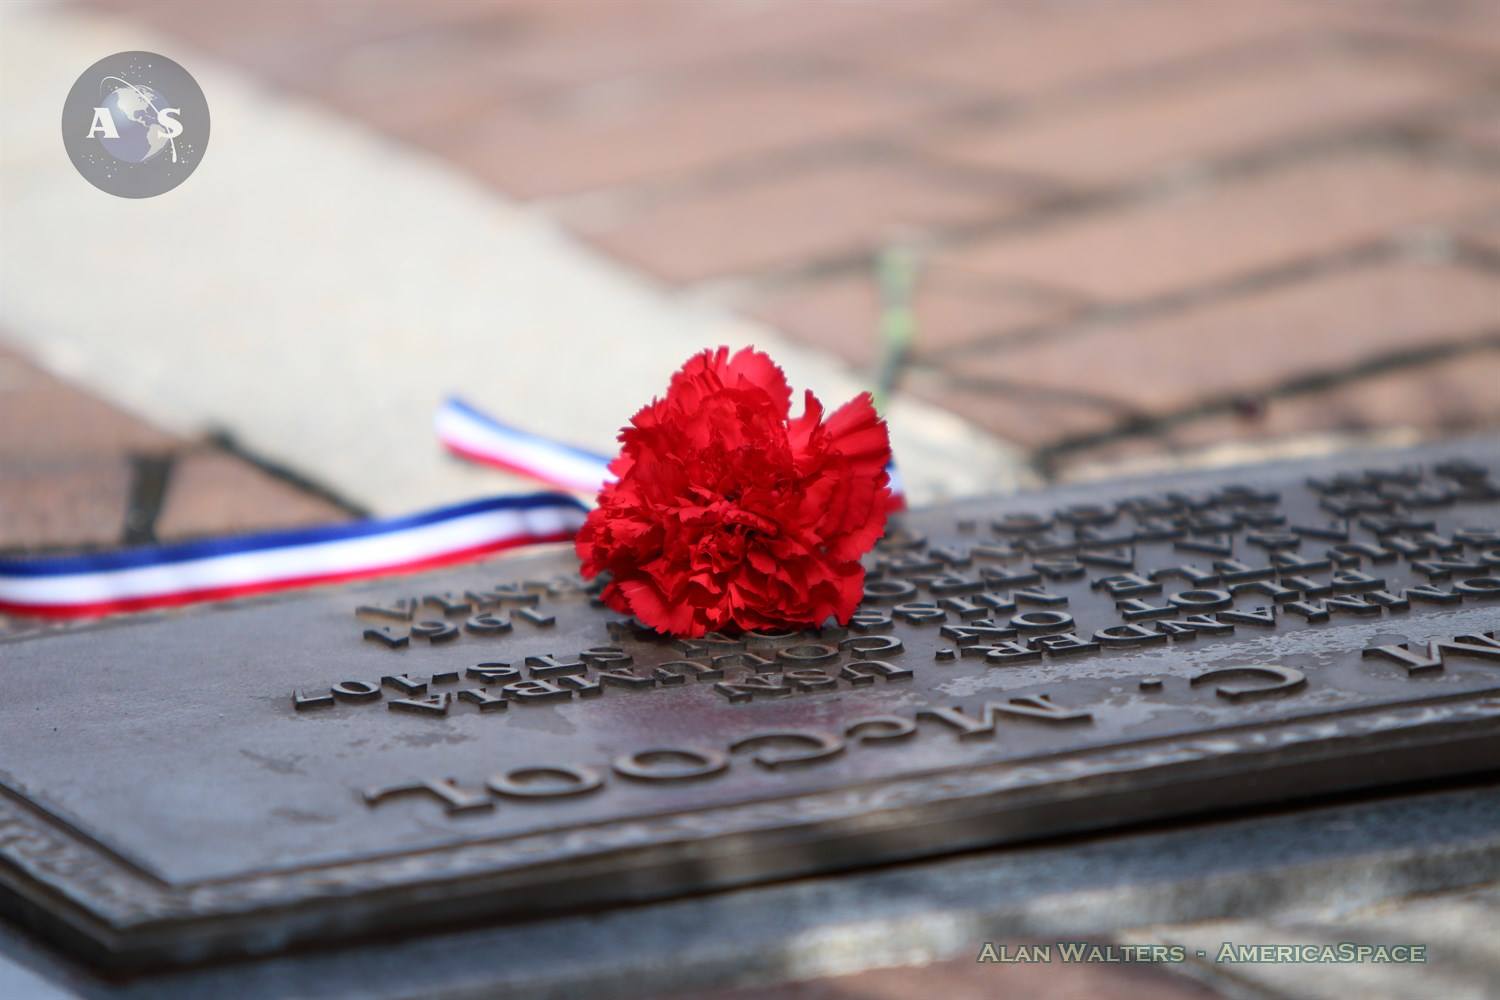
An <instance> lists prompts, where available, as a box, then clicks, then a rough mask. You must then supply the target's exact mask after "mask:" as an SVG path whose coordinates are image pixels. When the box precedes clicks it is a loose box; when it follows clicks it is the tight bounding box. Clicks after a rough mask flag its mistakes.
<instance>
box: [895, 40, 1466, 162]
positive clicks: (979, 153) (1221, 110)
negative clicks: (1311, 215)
mask: <svg viewBox="0 0 1500 1000" xmlns="http://www.w3.org/2000/svg"><path fill="white" fill-rule="evenodd" d="M1470 76H1471V74H1454V73H1449V72H1445V71H1444V69H1443V68H1442V67H1440V66H1437V65H1435V64H1433V63H1432V62H1431V61H1430V60H1418V59H1413V58H1410V57H1397V56H1395V55H1393V54H1391V53H1374V52H1365V51H1359V50H1348V49H1341V48H1338V47H1334V46H1331V45H1326V44H1325V45H1317V46H1299V47H1297V48H1296V49H1293V50H1292V51H1290V52H1289V53H1288V54H1286V55H1285V56H1282V57H1280V58H1275V59H1270V58H1268V59H1266V60H1261V61H1255V62H1250V63H1235V64H1231V65H1230V66H1228V67H1226V68H1225V69H1223V70H1221V71H1217V72H1212V73H1204V74H1195V75H1193V76H1191V77H1187V78H1181V79H1167V80H1164V81H1162V82H1161V83H1160V84H1158V85H1155V86H1150V87H1141V88H1134V89H1127V90H1122V91H1120V92H1118V93H1105V94H1099V95H1098V96H1096V97H1095V98H1093V99H1092V100H1088V101H1081V102H1077V103H1075V104H1072V105H1067V106H1063V107H1052V106H1048V105H1041V106H1038V107H1037V108H1035V109H1034V110H1033V111H1032V112H1031V113H1030V114H1025V115H1022V116H1019V117H1013V118H1007V119H1003V120H1001V121H999V122H997V123H994V124H992V125H988V126H985V125H974V124H966V125H964V126H962V127H955V128H954V129H952V130H951V131H949V132H947V133H946V134H942V135H939V136H936V137H932V138H930V139H928V140H926V141H925V142H924V143H923V146H922V148H923V149H924V150H926V151H927V152H929V153H931V154H933V155H936V156H938V157H940V158H942V159H945V160H949V161H952V162H956V163H960V164H963V165H966V166H972V167H981V168H983V167H994V168H1004V169H1010V170H1020V171H1028V172H1034V173H1038V174H1043V175H1046V176H1048V177H1054V178H1060V179H1063V180H1066V181H1069V182H1071V183H1074V184H1079V185H1108V184H1118V183H1123V182H1127V181H1131V180H1134V179H1137V178H1141V177H1144V176H1148V175H1150V174H1153V173H1160V172H1165V171H1169V170H1174V169H1182V168H1185V167H1188V166H1191V165H1193V164H1196V163H1201V162H1204V161H1210V160H1213V159H1218V158H1223V157H1228V156H1233V155H1236V154H1245V153H1250V152H1255V151H1259V150H1261V149H1263V148H1264V147H1266V146H1268V145H1274V144H1282V143H1288V142H1292V141H1297V140H1306V139H1310V138H1315V137H1318V136H1319V135H1323V134H1327V133H1329V132H1338V131H1341V130H1348V129H1351V128H1354V127H1359V126H1369V125H1374V124H1378V123H1380V122H1381V121H1385V120H1392V119H1397V118H1400V117H1403V116H1411V115H1413V114H1415V113H1418V112H1420V111H1423V110H1424V109H1427V108H1429V107H1432V106H1434V105H1435V104H1436V103H1438V102H1440V101H1442V100H1444V99H1446V98H1451V97H1452V96H1453V95H1454V94H1455V93H1457V92H1458V91H1459V90H1460V89H1462V88H1463V87H1464V86H1466V85H1467V86H1473V84H1474V82H1475V81H1473V80H1471V79H1470V78H1469V77H1470Z"/></svg>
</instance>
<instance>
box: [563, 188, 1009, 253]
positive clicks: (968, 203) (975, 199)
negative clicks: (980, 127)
mask: <svg viewBox="0 0 1500 1000" xmlns="http://www.w3.org/2000/svg"><path fill="white" fill-rule="evenodd" d="M1025 203H1026V199H1025V198H1024V197H1023V196H1022V195H1021V194H1020V193H1019V192H1017V191H1016V190H1014V189H1010V188H1006V187H1002V186H999V185H957V184H954V183H952V182H951V181H950V180H948V179H946V178H943V177H942V176H941V175H939V174H936V173H928V172H924V171H923V170H922V169H921V168H920V167H914V166H911V165H909V164H903V163H900V162H890V161H885V162H882V161H870V160H865V161H855V162H843V163H819V164H812V165H809V166H806V167H804V168H801V169H797V170H793V171H789V172H783V173H777V174H774V175H772V176H769V177H764V178H760V179H755V180H749V181H745V182H743V183H739V184H734V185H730V186H728V187H725V188H722V189H721V188H719V187H717V186H714V187H710V188H709V189H706V190H699V191H689V192H684V193H681V194H679V195H677V196H668V197H666V198H665V199H662V200H653V201H651V202H650V203H648V204H646V205H644V206H642V207H641V208H640V209H638V210H636V211H631V212H628V213H627V214H625V216H624V217H615V218H612V219H609V220H608V221H607V222H602V223H599V224H595V225H587V224H585V225H584V226H583V227H582V228H583V231H584V233H585V235H587V236H589V237H590V238H591V239H592V240H593V241H594V242H595V243H596V244H598V245H599V246H601V247H603V248H604V249H605V250H608V251H610V252H612V253H614V254H615V255H617V256H619V257H622V258H624V259H625V260H626V261H628V262H630V263H633V264H636V265H638V266H640V267H643V268H644V269H646V270H647V271H650V272H652V273H653V274H655V275H657V276H659V277H662V278H665V279H667V280H669V281H674V282H692V281H698V280H702V279H704V278H713V277H721V276H725V275H745V274H754V273H756V272H761V271H766V270H771V269H777V268H787V269H790V268H797V267H806V266H809V265H811V264H814V263H816V262H818V261H820V260H824V259H828V258H834V259H838V258H842V257H848V256H850V255H856V254H859V253H862V252H863V253H868V252H869V251H871V250H873V249H875V248H877V247H878V246H880V245H881V243H882V242H885V241H889V240H891V239H893V238H897V237H899V236H902V235H906V236H910V235H911V234H913V233H920V232H922V231H924V230H926V229H930V228H932V227H940V226H942V225H944V224H955V223H960V222H965V221H974V220H982V219H987V218H991V219H998V218H1001V217H1003V216H1005V215H1007V214H1009V213H1011V212H1013V211H1015V210H1016V209H1017V208H1019V207H1021V206H1023V205H1024V204H1025Z"/></svg>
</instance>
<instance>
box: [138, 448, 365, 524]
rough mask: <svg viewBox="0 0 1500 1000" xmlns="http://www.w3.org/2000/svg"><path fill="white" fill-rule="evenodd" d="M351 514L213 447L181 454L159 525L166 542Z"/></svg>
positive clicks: (338, 518)
mask: <svg viewBox="0 0 1500 1000" xmlns="http://www.w3.org/2000/svg"><path fill="white" fill-rule="evenodd" d="M348 517H349V515H348V513H347V512H346V511H344V510H342V509H340V508H339V507H337V506H335V505H334V504H332V503H329V502H328V501H327V500H324V499H322V498H321V497H318V496H314V495H312V494H310V493H306V492H303V491H302V490H299V489H297V488H296V487H295V486H292V485H290V484H288V483H285V482H283V481H281V480H280V479H277V478H275V477H274V476H271V475H269V474H267V473H266V472H263V471H262V470H260V469H258V468H256V467H255V466H253V465H250V464H249V463H247V462H245V461H244V460H243V459H240V458H237V457H235V456H234V455H230V454H227V453H225V452H222V451H218V450H215V449H213V448H210V447H196V448H190V449H187V450H185V451H183V452H181V453H179V454H178V456H177V458H176V461H175V462H173V464H172V473H171V480H170V485H169V488H168V491H167V495H166V501H165V503H164V504H163V505H162V509H161V514H160V517H159V519H158V520H157V523H156V534H157V537H159V538H160V539H162V540H163V541H166V540H169V539H176V538H192V537H200V536H206V535H220V534H230V533H240V532H253V531H268V530H272V529H281V528H295V527H304V526H307V525H313V524H328V523H332V522H336V521H343V520H347V519H348Z"/></svg>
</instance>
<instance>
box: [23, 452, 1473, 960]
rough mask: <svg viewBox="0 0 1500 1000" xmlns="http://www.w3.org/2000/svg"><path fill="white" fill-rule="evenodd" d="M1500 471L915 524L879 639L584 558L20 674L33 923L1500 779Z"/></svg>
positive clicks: (75, 651)
mask: <svg viewBox="0 0 1500 1000" xmlns="http://www.w3.org/2000/svg"><path fill="white" fill-rule="evenodd" d="M1497 471H1500V445H1496V444H1493V443H1468V444H1459V445H1453V446H1446V447H1440V448H1432V449H1430V450H1419V451H1413V452H1403V453H1397V454H1384V455H1376V456H1373V457H1372V456H1362V457H1358V458H1352V459H1350V458H1339V459H1330V460H1324V461H1319V462H1311V463H1301V464H1279V465H1273V466H1266V467H1261V468H1254V469H1239V470H1233V471H1231V472H1227V473H1226V472H1216V473H1193V474H1180V475H1175V476H1172V477H1167V478H1160V479H1155V480H1137V481H1133V482H1126V483H1114V484H1108V485H1102V486H1097V485H1096V486H1082V487H1070V488H1066V489H1059V490H1055V491H1051V492H1048V493H1038V494H1030V495H1021V496H1016V497H1010V498H1004V499H998V500H997V499H986V500H975V501H969V502H962V503H956V504H952V505H949V506H945V507H941V508H937V509H931V510H925V511H917V512H912V513H909V514H907V515H904V516H903V517H901V518H899V519H898V522H897V523H895V524H894V525H893V527H892V530H891V532H890V533H889V534H888V536H887V538H886V539H885V541H884V542H883V543H882V544H881V546H880V548H879V549H878V550H877V551H876V552H875V553H874V554H873V555H872V556H871V558H870V565H871V567H872V572H871V575H870V578H869V581H868V585H867V599H866V601H865V603H864V605H863V608H862V609H861V610H860V611H859V613H858V614H857V615H856V616H855V618H854V619H853V621H852V622H850V623H849V625H848V626H847V627H842V628H832V627H830V628H825V629H823V630H821V631H818V632H806V633H799V634H750V635H732V636H731V635H711V636H708V637H706V638H704V639H701V640H694V641H674V640H669V639H665V638H661V637H658V636H656V635H654V634H648V633H645V632H643V631H642V630H641V629H640V628H639V627H638V626H636V625H635V624H634V623H632V622H630V621H626V620H622V619H621V617H620V616H619V615H617V614H614V613H612V612H610V611H608V610H606V609H604V608H602V607H599V606H598V605H597V604H596V603H594V601H593V599H592V597H591V589H592V588H589V587H586V586H584V584H583V583H582V581H581V580H580V579H579V578H578V576H577V574H576V563H575V561H574V558H573V556H572V553H571V551H568V550H566V549H554V550H552V551H550V552H548V553H546V554H542V555H538V556H532V557H526V558H514V559H502V560H496V561H492V562H489V563H486V564H479V565H475V566H472V567H468V568H465V569H462V570H458V571H451V572H444V573H440V574H432V575H428V576H422V577H406V578H398V579H393V580H388V581H384V582H380V583H376V584H370V585H362V586H357V587H350V588H329V589H322V590H317V591H313V592H309V593H305V594H301V595H294V596H289V597H283V598H278V599H268V600H261V601H254V602H245V603H242V604H240V605H239V606H235V607H228V608H218V609H209V610H201V611H191V612H185V613H177V614H166V615H157V616H152V617H142V618H139V619H131V620H123V621H120V622H117V623H111V624H102V625H99V626H95V627H90V628H82V629H77V630H73V631H68V632H63V633H59V634H47V635H40V636H35V637H28V638H17V639H14V640H11V641H8V642H6V643H4V644H3V645H0V661H3V663H0V671H3V676H4V682H5V683H4V688H3V691H4V694H3V698H0V732H3V734H4V739H3V746H0V788H3V794H0V862H3V863H0V889H3V892H0V896H3V900H4V905H5V908H6V911H7V912H8V913H9V914H11V915H12V917H14V918H19V919H22V920H24V921H26V922H27V923H29V924H30V925H32V926H34V927H36V928H38V929H39V930H41V931H42V932H43V933H44V934H46V935H47V936H48V937H49V938H50V939H52V940H54V941H56V942H58V943H59V944H61V945H63V946H65V947H67V948H69V949H70V950H72V951H74V952H76V953H78V954H80V955H83V956H84V957H86V958H87V959H89V960H90V961H92V962H95V963H98V964H101V965H114V966H149V965H170V964H175V963H185V962H193V961H198V960H203V959H208V958H213V957H219V956H232V955H252V954H265V953H270V952H275V951H279V950H282V949H285V948H289V947H292V946H295V945H299V944H304V943H314V942H320V941H332V940H336V939H341V938H349V937H353V936H357V935H363V934H393V933H394V934H411V933H414V932H417V931H419V930H420V929H422V928H423V927H424V926H428V925H436V924H438V923H441V924H443V925H445V926H450V927H451V926H453V925H455V924H463V923H465V922H470V921H476V920H481V919H489V918H504V919H523V918H526V917H529V916H534V915H537V914H541V913H545V912H556V911H560V910H565V909H569V908H578V907H586V906H596V905H603V904H606V903H620V902H630V901H635V900H642V899H647V898H655V897H661V896H665V895H670V894H673V893H681V892H689V891H701V890H706V889H713V888H719V887H724V886H729V885H734V884H741V883H746V882H751V881H755V880H763V879H771V878H779V877H783V876H789V875H796V874H806V873H811V872H827V871H833V870H838V869H842V868H849V867H852V866H857V865H862V864H868V863H874V862H881V861H890V860H895V859H902V858H913V857H918V856H923V855H931V854H936V853H940V852H945V851H953V850H958V849H962V848H971V847H974V846H977V845H987V844H1000V843H1005V842H1010V841H1017V840H1021V839H1027V838H1036V837H1042V836H1047V835H1053V834H1059V833H1063V832H1067V831H1078V830H1085V829H1101V828H1107V827H1111V826H1116V825H1119V824H1123V823H1127V822H1134V821H1139V820H1146V819H1159V818H1162V817H1167V816H1174V815H1184V814H1189V813H1201V812H1205V811H1209V810H1213V809H1216V808H1223V807H1228V806H1245V805H1251V804H1256V803H1278V804H1279V803H1282V802H1284V801H1286V800H1288V799H1296V798H1309V797H1313V796H1317V795H1319V794H1322V793H1327V792H1334V791H1342V790H1349V789H1357V788H1367V787H1371V786H1377V785H1383V784H1390V783H1396V782H1403V781H1410V780H1412V779H1419V778H1424V777H1430V776H1438V775H1452V774H1459V773H1464V772H1472V771H1477V770H1482V769H1488V768H1493V767H1494V766H1495V762H1496V761H1497V760H1500V754H1497V751H1500V477H1497V476H1496V473H1497Z"/></svg>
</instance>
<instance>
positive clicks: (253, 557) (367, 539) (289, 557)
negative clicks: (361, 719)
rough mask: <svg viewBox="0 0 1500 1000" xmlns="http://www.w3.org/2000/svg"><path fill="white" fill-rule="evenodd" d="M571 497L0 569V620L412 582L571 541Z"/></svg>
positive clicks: (579, 509) (574, 510)
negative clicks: (425, 574) (415, 576)
mask: <svg viewBox="0 0 1500 1000" xmlns="http://www.w3.org/2000/svg"><path fill="white" fill-rule="evenodd" d="M587 512H588V511H587V508H586V507H585V506H584V505H583V503H582V502H580V501H579V500H578V499H576V498H575V497H571V496H568V495H566V494H562V493H532V494H528V495H525V496H509V497H495V498H492V499H488V500H476V501H473V502H471V503H463V504H454V505H452V506H448V507H439V508H437V509H436V510H430V511H426V512H424V513H421V514H412V515H409V516H406V517H394V518H369V519H365V520H360V521H352V522H349V523H345V524H333V525H328V526H326V527H317V528H303V529H298V530H292V531H274V532H267V533H264V534H256V535H243V536H239V537H234V538H215V539H208V540H205V541H196V542H182V543H178V544H173V545H156V546H150V547H147V548H140V549H129V550H126V551H122V552H104V553H98V554H92V555H76V556H48V557H43V558H33V559H5V560H0V610H3V611H8V612H11V613H14V614H23V615H35V616H39V617H47V618H88V617H94V616H97V615H105V614H114V613H116V612H121V611H143V610H146V609H148V608H164V607H172V606H175V605H181V604H192V603H195V602H198V601H220V600H224V599H226V598H230V597H243V596H245V595H248V594H264V593H269V592H271V591H275V590H286V589H288V588H291V587H304V586H308V585H311V584H316V583H339V582H344V581H348V580H360V579H365V578H368V577H375V576H384V575H386V574H389V573H410V572H415V571H417V570H425V569H433V568H436V567H439V566H447V565H451V564H453V563H458V562H465V561H467V560H470V559H476V558H478V557H480V556H484V555H489V554H490V553H494V552H500V551H502V550H504V549H510V548H515V547H517V546H520V545H530V544H533V543H536V542H561V541H566V540H568V539H569V538H572V537H573V535H574V533H575V532H577V530H578V528H579V526H580V525H582V524H583V519H584V517H585V516H586V514H587Z"/></svg>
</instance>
